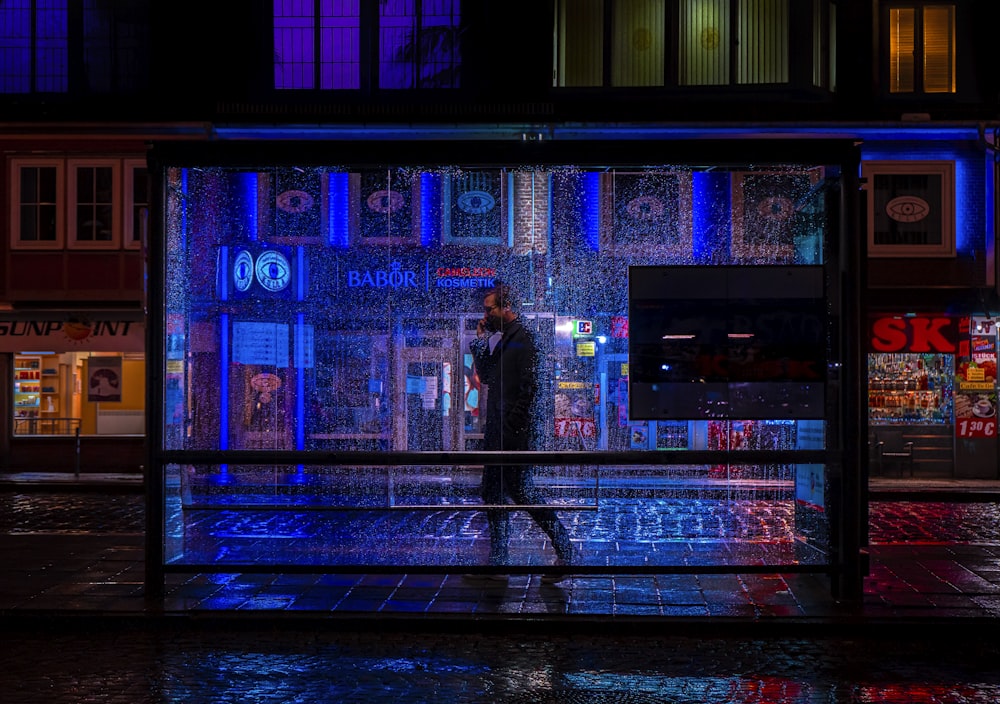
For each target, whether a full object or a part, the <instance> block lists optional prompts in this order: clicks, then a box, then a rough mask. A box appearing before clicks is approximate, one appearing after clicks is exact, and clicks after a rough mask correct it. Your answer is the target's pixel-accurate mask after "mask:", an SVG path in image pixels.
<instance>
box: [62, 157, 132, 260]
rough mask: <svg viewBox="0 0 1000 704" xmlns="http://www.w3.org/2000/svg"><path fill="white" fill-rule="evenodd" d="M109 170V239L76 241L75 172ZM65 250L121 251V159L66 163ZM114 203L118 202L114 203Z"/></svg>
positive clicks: (84, 160)
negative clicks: (91, 169) (111, 219)
mask: <svg viewBox="0 0 1000 704" xmlns="http://www.w3.org/2000/svg"><path fill="white" fill-rule="evenodd" d="M106 167H110V168H111V217H112V218H113V221H112V223H111V239H110V240H103V241H89V240H77V239H76V232H77V222H76V205H77V200H76V170H77V169H78V168H106ZM66 175H67V189H66V190H67V191H68V192H67V198H66V248H67V249H101V250H106V249H121V241H122V206H121V199H122V197H121V194H122V188H121V186H122V167H121V159H68V160H67V162H66ZM116 201H118V202H117V203H116Z"/></svg>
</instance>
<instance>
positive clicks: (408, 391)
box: [393, 347, 462, 451]
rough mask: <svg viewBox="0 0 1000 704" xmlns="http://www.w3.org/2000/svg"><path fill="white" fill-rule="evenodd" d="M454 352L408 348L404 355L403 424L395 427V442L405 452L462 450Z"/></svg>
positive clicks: (399, 378) (399, 382) (400, 373)
mask: <svg viewBox="0 0 1000 704" xmlns="http://www.w3.org/2000/svg"><path fill="white" fill-rule="evenodd" d="M457 364H458V360H457V359H456V358H455V353H454V348H447V347H437V348H425V347H415V348H405V349H403V350H402V351H401V352H400V355H399V364H398V370H397V375H396V386H395V388H396V389H397V390H398V391H397V393H398V397H397V399H396V402H395V403H394V404H393V407H394V408H397V409H400V412H401V415H402V416H403V417H402V418H401V419H399V420H400V421H401V422H398V423H396V424H395V434H396V437H395V438H394V440H395V442H394V443H393V445H394V446H395V447H396V448H398V449H401V450H413V451H418V450H425V451H435V450H437V451H449V450H456V449H460V445H459V435H460V425H461V420H462V414H461V413H459V412H457V410H456V408H457V405H456V399H457V398H458V395H457V394H456V388H457V387H456V378H455V377H456V370H457V371H458V372H459V373H461V367H458V366H457Z"/></svg>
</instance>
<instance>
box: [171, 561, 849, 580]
mask: <svg viewBox="0 0 1000 704" xmlns="http://www.w3.org/2000/svg"><path fill="white" fill-rule="evenodd" d="M163 568H164V572H166V573H167V574H197V573H204V574H219V573H223V574H224V573H230V572H239V573H241V574H399V575H404V574H455V573H465V574H493V573H495V572H496V571H497V568H496V566H490V565H483V564H451V565H398V564H397V565H324V564H314V565H291V564H284V563H281V564H261V563H256V562H253V563H239V562H227V563H224V564H217V563H187V564H182V563H167V564H165V565H164V566H163ZM503 571H504V572H505V573H507V574H572V575H574V576H576V577H590V576H594V577H597V576H605V575H609V576H621V575H657V574H825V575H829V576H831V577H833V576H836V575H838V574H840V573H841V572H842V571H843V569H842V567H841V566H839V565H835V564H832V563H820V564H812V565H811V564H802V563H788V562H781V563H772V564H761V563H759V562H755V563H753V564H743V563H740V564H728V565H719V564H714V565H648V564H646V565H573V566H571V567H554V566H550V565H504V566H503Z"/></svg>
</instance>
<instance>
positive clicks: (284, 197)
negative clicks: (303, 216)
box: [276, 190, 313, 213]
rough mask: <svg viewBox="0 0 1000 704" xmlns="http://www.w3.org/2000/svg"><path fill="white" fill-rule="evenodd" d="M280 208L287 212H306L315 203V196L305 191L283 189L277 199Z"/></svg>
mask: <svg viewBox="0 0 1000 704" xmlns="http://www.w3.org/2000/svg"><path fill="white" fill-rule="evenodd" d="M276 201H277V205H278V207H279V208H281V209H282V210H284V211H285V212H286V213H304V212H306V211H307V210H309V208H311V207H312V205H313V197H312V196H311V195H309V194H308V193H306V192H305V191H296V190H291V191H283V192H282V193H279V194H278V197H277V199H276Z"/></svg>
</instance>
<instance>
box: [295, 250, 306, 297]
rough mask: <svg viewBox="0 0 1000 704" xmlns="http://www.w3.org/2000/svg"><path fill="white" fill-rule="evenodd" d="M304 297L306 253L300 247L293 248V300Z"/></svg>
mask: <svg viewBox="0 0 1000 704" xmlns="http://www.w3.org/2000/svg"><path fill="white" fill-rule="evenodd" d="M305 299H306V254H305V250H304V249H303V248H302V247H296V248H295V300H296V301H304V300H305Z"/></svg>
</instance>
